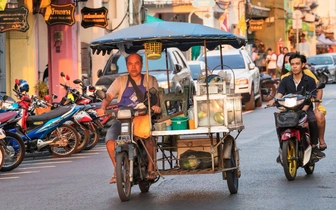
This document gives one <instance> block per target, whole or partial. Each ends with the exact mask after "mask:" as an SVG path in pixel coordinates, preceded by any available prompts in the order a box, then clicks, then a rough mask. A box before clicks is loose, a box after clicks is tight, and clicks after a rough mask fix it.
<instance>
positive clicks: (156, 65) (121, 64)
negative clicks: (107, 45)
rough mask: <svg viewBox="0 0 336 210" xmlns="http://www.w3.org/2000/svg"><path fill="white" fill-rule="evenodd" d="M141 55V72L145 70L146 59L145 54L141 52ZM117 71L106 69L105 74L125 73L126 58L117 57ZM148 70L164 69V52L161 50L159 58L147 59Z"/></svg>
mask: <svg viewBox="0 0 336 210" xmlns="http://www.w3.org/2000/svg"><path fill="white" fill-rule="evenodd" d="M139 54H140V55H141V56H142V59H143V67H142V72H146V60H145V55H144V54H143V53H139ZM116 65H117V71H112V70H111V69H107V72H106V74H107V75H111V74H120V73H126V72H127V68H126V59H125V58H124V57H123V56H119V57H118V58H117V62H116ZM148 66H149V68H148V70H149V71H151V70H166V55H165V52H162V54H161V58H160V59H158V60H148ZM168 69H170V68H169V62H168Z"/></svg>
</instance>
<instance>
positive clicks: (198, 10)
mask: <svg viewBox="0 0 336 210" xmlns="http://www.w3.org/2000/svg"><path fill="white" fill-rule="evenodd" d="M208 11H209V10H208V9H195V10H193V11H191V12H190V13H189V15H188V23H191V16H192V15H193V14H194V13H195V12H208ZM188 56H189V58H187V59H188V60H191V59H192V52H191V48H190V50H189V53H188Z"/></svg>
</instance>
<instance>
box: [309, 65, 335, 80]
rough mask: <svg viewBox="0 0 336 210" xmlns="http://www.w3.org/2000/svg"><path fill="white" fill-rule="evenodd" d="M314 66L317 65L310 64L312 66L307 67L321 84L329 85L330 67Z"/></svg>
mask: <svg viewBox="0 0 336 210" xmlns="http://www.w3.org/2000/svg"><path fill="white" fill-rule="evenodd" d="M314 65H315V64H313V63H310V64H307V67H308V69H309V70H311V71H312V72H313V73H314V75H315V76H316V78H317V79H318V81H319V82H320V83H324V84H327V83H328V78H329V77H330V72H329V69H328V66H321V67H318V68H316V67H315V66H314Z"/></svg>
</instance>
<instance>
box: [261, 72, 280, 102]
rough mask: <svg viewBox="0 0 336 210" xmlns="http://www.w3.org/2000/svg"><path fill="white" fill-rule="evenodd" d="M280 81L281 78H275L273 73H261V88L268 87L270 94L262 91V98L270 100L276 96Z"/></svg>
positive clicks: (266, 100)
mask: <svg viewBox="0 0 336 210" xmlns="http://www.w3.org/2000/svg"><path fill="white" fill-rule="evenodd" d="M279 83H280V80H279V79H273V78H272V76H271V75H269V74H266V73H260V86H261V89H262V88H264V89H267V91H266V92H267V93H268V94H263V92H261V96H262V100H263V101H265V102H268V101H270V100H272V99H273V98H274V97H275V94H276V91H277V88H278V85H279Z"/></svg>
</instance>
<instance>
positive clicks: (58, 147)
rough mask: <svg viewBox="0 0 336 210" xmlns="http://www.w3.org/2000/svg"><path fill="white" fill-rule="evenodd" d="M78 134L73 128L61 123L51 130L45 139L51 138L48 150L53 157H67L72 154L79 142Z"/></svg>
mask: <svg viewBox="0 0 336 210" xmlns="http://www.w3.org/2000/svg"><path fill="white" fill-rule="evenodd" d="M79 139H80V137H79V135H78V133H77V131H76V129H75V128H73V127H72V126H70V125H67V124H63V125H61V126H59V127H58V128H56V129H55V130H54V131H52V132H51V133H50V134H49V135H48V138H47V140H52V143H51V144H50V152H51V154H52V155H53V156H55V157H68V156H70V155H71V154H73V153H74V152H75V150H76V148H77V146H78V143H79Z"/></svg>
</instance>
